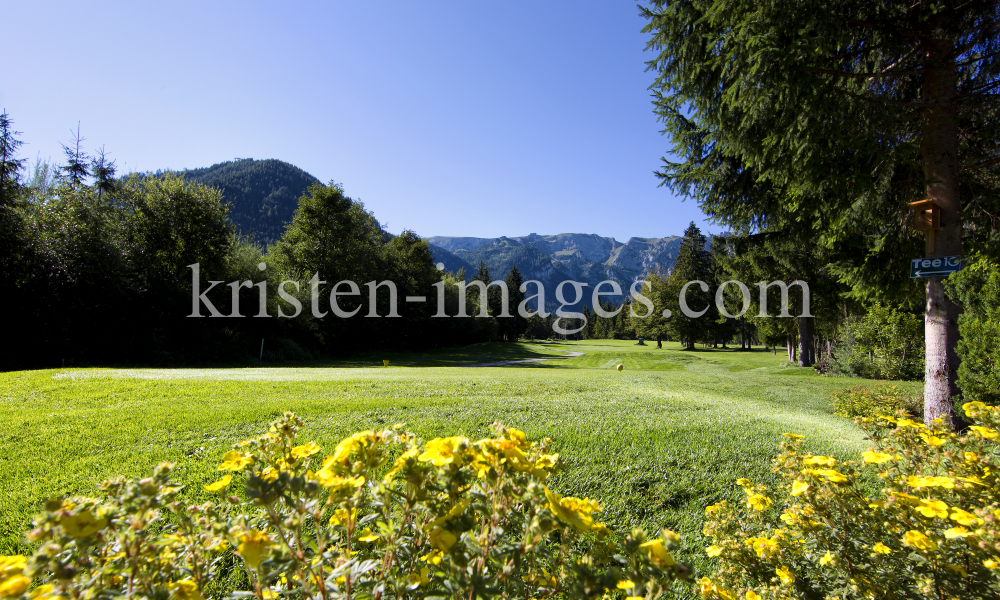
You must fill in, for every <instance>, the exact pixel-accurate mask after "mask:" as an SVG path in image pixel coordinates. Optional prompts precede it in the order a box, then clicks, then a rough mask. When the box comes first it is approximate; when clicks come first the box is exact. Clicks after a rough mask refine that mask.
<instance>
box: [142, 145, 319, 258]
mask: <svg viewBox="0 0 1000 600" xmlns="http://www.w3.org/2000/svg"><path fill="white" fill-rule="evenodd" d="M160 174H161V175H162V172H160ZM176 174H177V175H180V176H181V177H182V178H183V179H184V181H187V182H190V183H199V184H201V185H204V186H208V187H211V188H216V189H218V190H219V191H220V192H221V193H222V200H223V202H226V203H228V204H229V212H228V213H227V217H228V219H229V222H230V223H232V224H233V227H234V228H235V229H236V232H237V233H239V234H241V235H244V236H247V237H249V238H250V240H251V241H253V242H254V243H256V244H258V245H261V246H266V245H268V244H272V243H274V242H276V241H278V240H279V239H280V238H281V235H282V233H284V231H285V227H286V226H287V225H288V223H290V222H291V220H292V216H293V215H294V214H295V209H296V208H298V206H299V198H300V197H301V196H302V194H304V193H306V191H307V190H308V189H309V187H310V186H313V185H315V184H317V183H319V182H320V181H319V180H318V179H316V178H315V177H313V176H312V175H310V174H309V173H306V172H305V171H303V170H302V169H300V168H298V167H296V166H295V165H290V164H288V163H286V162H283V161H280V160H276V159H273V158H271V159H267V160H254V159H252V158H238V159H236V160H232V161H226V162H222V163H218V164H215V165H212V166H211V167H205V168H201V169H185V170H183V171H176Z"/></svg>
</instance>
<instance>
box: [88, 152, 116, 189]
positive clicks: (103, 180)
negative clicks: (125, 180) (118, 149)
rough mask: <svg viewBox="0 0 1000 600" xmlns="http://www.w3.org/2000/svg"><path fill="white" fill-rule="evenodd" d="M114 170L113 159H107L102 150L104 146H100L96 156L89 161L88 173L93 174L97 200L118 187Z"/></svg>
mask: <svg viewBox="0 0 1000 600" xmlns="http://www.w3.org/2000/svg"><path fill="white" fill-rule="evenodd" d="M115 171H116V167H115V161H113V160H109V159H108V157H107V154H105V152H104V146H101V149H100V151H99V152H98V154H97V156H95V157H94V158H93V160H92V161H91V163H90V174H91V175H93V176H94V188H95V189H96V190H97V199H98V200H102V199H103V198H104V195H105V194H112V193H114V192H115V190H117V189H118V180H117V179H115Z"/></svg>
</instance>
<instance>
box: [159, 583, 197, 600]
mask: <svg viewBox="0 0 1000 600" xmlns="http://www.w3.org/2000/svg"><path fill="white" fill-rule="evenodd" d="M167 588H168V589H169V590H170V597H171V598H173V599H174V600H202V596H201V592H199V591H198V584H197V583H195V582H194V581H191V580H190V579H185V580H183V581H177V582H174V583H168V584H167Z"/></svg>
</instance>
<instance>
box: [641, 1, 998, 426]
mask: <svg viewBox="0 0 1000 600" xmlns="http://www.w3.org/2000/svg"><path fill="white" fill-rule="evenodd" d="M643 12H644V14H645V16H646V17H647V18H648V19H649V21H650V22H649V24H648V25H647V28H646V31H648V32H650V33H651V34H652V39H651V41H650V44H649V47H650V48H651V49H653V50H655V51H658V55H657V57H656V58H655V59H653V60H652V61H651V62H650V63H649V66H650V68H651V69H652V70H654V71H656V72H657V75H658V79H657V81H656V83H655V84H654V88H655V91H656V106H657V112H658V114H659V116H660V118H661V119H662V120H663V122H664V123H665V125H666V130H667V132H669V133H670V134H671V136H672V138H673V141H674V148H675V151H676V152H678V153H679V154H680V155H681V160H680V161H679V162H670V161H665V163H666V164H665V168H664V169H663V171H661V173H660V175H661V177H663V179H664V181H665V182H666V183H667V184H669V185H671V186H672V187H674V188H675V189H677V190H678V191H681V192H683V193H688V194H691V195H693V196H695V197H697V198H698V199H699V202H700V204H701V206H702V207H703V209H704V210H705V211H706V212H707V213H708V214H710V215H712V216H714V217H716V218H717V219H719V220H720V221H721V222H724V223H725V224H727V225H730V226H731V227H733V228H734V229H736V230H738V231H741V232H748V233H752V232H754V230H756V231H779V230H785V231H786V233H787V235H792V236H795V238H797V239H799V240H801V241H802V242H803V243H816V242H820V243H822V244H824V245H826V246H827V247H830V248H832V249H835V250H837V251H838V254H839V256H838V257H836V259H835V260H833V261H831V262H833V263H835V264H836V265H837V274H838V276H839V277H840V279H841V280H842V281H844V282H845V283H848V284H849V285H851V286H852V288H853V291H854V292H855V294H858V295H864V294H868V293H871V292H872V291H873V290H878V288H883V289H884V288H885V287H886V286H887V284H889V285H895V286H896V287H907V283H908V282H905V281H900V280H901V279H904V278H905V270H904V267H905V265H906V263H907V261H908V259H910V258H912V257H913V256H914V255H916V254H917V253H918V252H919V236H918V235H916V234H915V233H914V232H913V231H912V230H910V229H909V227H908V226H907V225H906V224H907V223H908V219H907V218H906V212H907V206H906V205H907V202H910V201H913V200H918V199H921V198H931V199H933V200H934V201H935V202H936V203H937V204H938V205H939V206H940V207H941V229H940V230H939V231H938V232H937V235H936V236H935V239H934V242H933V244H931V243H928V245H927V248H926V253H927V254H928V255H932V256H943V255H954V254H961V253H962V251H963V245H962V244H963V237H965V238H966V239H967V240H969V241H972V242H974V243H977V244H980V243H983V242H984V240H986V241H992V243H995V242H996V240H997V236H996V235H995V234H993V233H992V232H990V231H987V232H986V233H985V234H984V230H993V231H994V232H995V230H996V227H995V226H989V225H987V224H986V223H983V222H978V223H976V222H970V218H972V217H974V216H976V215H982V214H984V212H992V213H993V214H996V213H995V209H996V206H997V204H998V202H997V197H998V195H997V194H996V191H997V187H998V186H997V178H996V176H995V175H996V172H997V169H998V165H1000V150H998V148H997V145H996V143H995V142H996V139H997V138H998V137H1000V119H998V118H997V115H998V114H1000V111H997V108H998V107H1000V39H998V23H1000V5H998V4H997V2H996V1H995V0H968V1H963V2H951V3H946V2H930V1H917V2H911V1H904V0H889V1H886V2H868V1H867V0H847V1H845V2H839V3H836V4H830V3H828V2H823V1H821V0H805V1H803V0H778V1H776V2H766V3H760V2H755V1H753V0H692V1H688V2H675V1H671V0H654V1H653V2H652V3H651V5H650V6H649V7H648V8H644V9H643ZM960 195H962V196H963V197H965V198H966V199H967V200H966V202H967V203H968V206H970V207H973V208H974V209H975V210H970V211H966V210H964V209H963V204H962V203H960V201H959V197H960ZM980 249H981V250H987V251H990V252H994V251H996V250H997V249H996V248H995V247H994V248H980ZM876 293H879V292H876ZM925 297H926V306H927V315H926V333H927V335H926V339H927V363H926V365H927V371H926V374H927V376H926V380H925V393H924V398H925V418H926V419H928V420H930V419H934V418H936V417H952V414H951V409H952V406H951V404H952V403H951V397H952V396H953V395H955V394H956V393H957V391H958V390H957V388H956V385H955V382H956V369H957V366H958V356H957V354H956V353H955V344H956V342H957V340H958V329H957V325H956V321H957V316H958V307H957V306H956V305H955V304H953V303H952V302H951V301H950V300H949V299H948V298H946V297H945V295H944V293H943V288H942V285H941V280H940V279H935V278H932V279H929V280H927V282H926V290H925Z"/></svg>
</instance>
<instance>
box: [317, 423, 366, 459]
mask: <svg viewBox="0 0 1000 600" xmlns="http://www.w3.org/2000/svg"><path fill="white" fill-rule="evenodd" d="M373 435H374V433H372V431H371V430H368V431H361V432H358V433H355V434H354V435H352V436H350V437H348V438H345V439H343V440H340V443H339V444H337V447H336V448H334V449H333V456H328V457H326V464H329V465H337V466H343V465H344V464H345V463H347V462H349V460H350V458H351V454H353V453H354V452H356V451H358V450H361V449H363V448H365V447H366V446H367V445H368V443H369V441H370V440H371V437H372V436H373ZM324 466H325V465H324Z"/></svg>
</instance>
